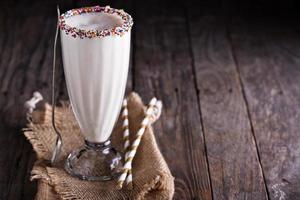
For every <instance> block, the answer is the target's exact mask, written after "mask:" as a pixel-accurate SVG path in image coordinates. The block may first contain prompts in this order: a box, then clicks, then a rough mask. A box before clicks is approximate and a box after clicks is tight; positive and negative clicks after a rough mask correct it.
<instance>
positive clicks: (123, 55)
mask: <svg viewBox="0 0 300 200" xmlns="http://www.w3.org/2000/svg"><path fill="white" fill-rule="evenodd" d="M120 23H122V19H121V18H119V17H118V16H115V15H110V14H105V13H85V14H81V15H76V16H72V17H69V18H66V24H68V25H69V26H75V27H77V28H80V29H85V30H90V29H93V30H95V29H97V30H98V29H106V28H113V27H115V26H119V25H121V24H120ZM61 42H62V52H63V63H64V71H65V76H66V83H67V88H68V93H69V97H70V100H71V104H72V108H73V111H74V113H75V116H76V119H77V121H78V123H79V126H80V128H81V130H82V133H83V135H84V136H85V139H87V140H88V141H90V142H104V141H106V140H107V139H108V138H109V136H110V134H111V132H112V129H113V127H114V124H115V122H116V120H117V117H118V114H119V112H120V109H121V104H122V100H123V97H124V92H125V86H126V80H127V73H128V65H129V51H130V30H129V31H127V32H125V33H124V35H123V36H118V35H109V36H105V37H103V38H97V37H95V38H87V37H84V38H82V39H81V38H79V37H76V38H73V37H72V36H71V35H70V34H69V35H67V34H66V33H65V31H63V30H61Z"/></svg>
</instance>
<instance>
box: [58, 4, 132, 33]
mask: <svg viewBox="0 0 300 200" xmlns="http://www.w3.org/2000/svg"><path fill="white" fill-rule="evenodd" d="M91 12H102V13H108V14H114V15H117V16H119V17H121V19H122V20H123V21H124V22H123V24H122V26H118V27H115V28H112V29H104V30H83V29H80V28H76V27H71V26H69V25H67V24H66V22H65V19H66V18H69V17H72V16H75V15H80V14H83V13H91ZM132 25H133V20H132V17H131V16H130V15H129V14H127V13H126V12H124V10H118V9H114V8H111V7H109V6H106V7H100V6H94V7H84V8H78V9H72V10H69V11H67V12H65V13H64V14H62V15H61V16H60V18H59V27H60V29H61V30H63V31H65V33H66V34H67V35H69V34H70V35H71V36H72V37H74V38H76V37H79V38H81V39H83V38H102V37H106V36H110V35H118V36H122V35H124V33H126V32H128V31H129V30H130V29H131V27H132Z"/></svg>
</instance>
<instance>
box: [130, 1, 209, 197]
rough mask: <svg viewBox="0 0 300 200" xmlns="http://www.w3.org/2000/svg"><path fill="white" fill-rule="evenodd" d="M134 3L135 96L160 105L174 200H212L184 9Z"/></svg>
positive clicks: (162, 140)
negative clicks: (160, 102) (162, 107)
mask: <svg viewBox="0 0 300 200" xmlns="http://www.w3.org/2000/svg"><path fill="white" fill-rule="evenodd" d="M135 3H136V5H135V6H136V7H137V8H138V9H136V19H135V21H136V25H135V27H134V29H135V31H136V38H135V40H134V45H135V51H136V54H135V61H134V63H135V65H134V69H135V74H134V83H135V84H134V90H136V91H137V92H138V93H139V94H141V95H142V97H144V99H145V100H146V101H147V100H149V98H150V97H152V96H156V97H158V98H159V99H161V100H162V101H163V104H164V109H163V114H162V116H161V119H160V120H159V122H158V124H156V125H155V133H156V137H157V140H158V143H159V146H160V148H161V150H162V153H163V154H164V156H165V158H166V160H167V163H168V164H169V166H170V168H171V171H172V173H173V175H174V176H175V199H211V198H212V197H211V188H210V180H209V174H208V168H207V160H206V155H205V147H204V140H203V132H202V129H201V121H200V115H199V112H198V111H199V109H198V106H199V105H198V103H197V91H196V88H195V85H194V83H193V79H194V74H193V69H192V65H191V63H192V60H191V57H190V54H189V44H188V35H187V31H186V18H185V15H184V8H183V7H182V6H181V4H179V3H176V2H166V1H151V2H145V1H144V2H141V1H136V2H135Z"/></svg>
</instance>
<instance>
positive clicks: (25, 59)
mask: <svg viewBox="0 0 300 200" xmlns="http://www.w3.org/2000/svg"><path fill="white" fill-rule="evenodd" d="M65 2H67V1H65ZM1 6H3V9H2V12H1V14H0V27H1V30H5V31H2V32H1V34H0V44H1V47H0V48H1V50H0V53H1V58H2V59H1V61H0V122H1V128H0V146H1V148H3V150H2V151H1V156H0V157H1V160H0V163H1V164H0V172H1V176H0V177H1V178H0V191H1V196H0V198H1V199H33V198H34V195H35V192H36V184H35V183H34V182H30V180H29V177H30V171H31V168H32V165H33V163H34V161H35V154H34V153H33V151H32V147H31V145H30V144H29V142H28V141H27V140H26V139H25V137H24V136H23V135H22V133H21V127H23V126H24V125H25V113H24V110H23V104H24V102H25V101H26V100H27V99H29V98H30V97H31V95H32V92H33V91H35V90H39V91H41V92H42V94H43V95H44V97H45V98H46V100H49V99H50V92H51V89H50V85H51V78H50V77H51V76H49V74H51V66H52V51H53V47H52V46H53V37H54V33H55V27H56V10H55V8H56V6H55V4H53V2H48V3H47V4H45V2H39V1H33V2H26V3H24V2H17V3H14V4H5V5H3V4H1ZM62 6H65V3H64V4H63V5H62ZM49 7H52V8H53V9H49ZM50 52H51V53H50ZM61 72H62V71H60V72H58V74H61ZM41 75H42V76H41ZM58 77H61V75H59V76H58ZM59 82H61V81H59V78H58V83H59Z"/></svg>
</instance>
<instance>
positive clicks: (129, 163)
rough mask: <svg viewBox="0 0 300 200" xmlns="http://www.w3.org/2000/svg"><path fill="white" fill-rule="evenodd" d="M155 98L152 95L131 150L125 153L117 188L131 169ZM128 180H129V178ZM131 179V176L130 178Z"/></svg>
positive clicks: (119, 187) (121, 185)
mask: <svg viewBox="0 0 300 200" xmlns="http://www.w3.org/2000/svg"><path fill="white" fill-rule="evenodd" d="M156 102H157V99H156V98H155V97H154V98H152V99H151V101H150V103H149V106H148V108H147V110H146V116H145V117H144V119H143V121H142V124H141V128H140V129H139V130H138V132H137V136H136V139H135V140H134V141H133V143H132V145H131V150H130V151H129V152H128V153H127V158H126V160H125V164H124V167H123V172H122V174H121V175H120V177H119V179H118V185H117V188H118V189H121V188H122V187H123V184H124V181H125V179H126V177H127V174H128V173H129V171H131V167H132V160H133V158H134V156H135V154H136V150H137V148H138V146H139V144H140V142H141V138H142V136H143V134H144V132H145V130H146V127H147V125H148V124H149V122H150V119H149V118H150V116H151V115H152V112H153V107H154V105H155V104H156ZM129 181H130V180H129ZM131 181H132V178H131Z"/></svg>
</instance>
